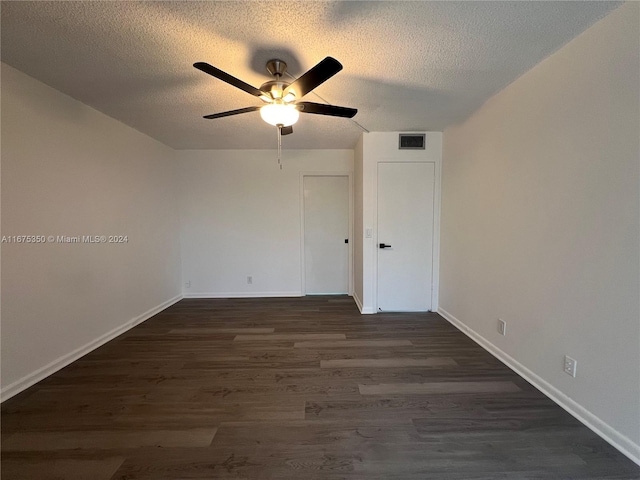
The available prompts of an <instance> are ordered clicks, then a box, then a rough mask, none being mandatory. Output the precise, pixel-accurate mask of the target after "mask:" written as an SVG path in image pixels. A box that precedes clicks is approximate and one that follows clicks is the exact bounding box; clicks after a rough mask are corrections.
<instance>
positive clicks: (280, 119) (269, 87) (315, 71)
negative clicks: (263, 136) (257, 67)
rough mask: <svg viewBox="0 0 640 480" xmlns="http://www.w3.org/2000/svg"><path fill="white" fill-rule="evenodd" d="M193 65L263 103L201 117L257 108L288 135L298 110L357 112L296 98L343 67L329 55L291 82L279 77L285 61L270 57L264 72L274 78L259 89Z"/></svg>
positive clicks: (337, 113) (340, 114)
mask: <svg viewBox="0 0 640 480" xmlns="http://www.w3.org/2000/svg"><path fill="white" fill-rule="evenodd" d="M193 66H194V67H196V68H197V69H198V70H201V71H203V72H204V73H208V74H209V75H211V76H213V77H216V78H218V79H220V80H222V81H223V82H227V83H228V84H229V85H233V86H234V87H236V88H239V89H240V90H244V91H245V92H247V93H250V94H251V95H254V96H256V97H258V98H260V99H261V100H262V101H263V102H264V103H265V105H258V106H253V107H245V108H239V109H237V110H230V111H228V112H221V113H213V114H211V115H205V116H204V118H208V119H213V118H222V117H228V116H230V115H239V114H241V113H248V112H255V111H256V110H260V116H261V117H262V119H263V120H264V121H265V122H267V123H269V124H271V125H274V126H276V127H278V131H279V133H280V134H282V135H288V134H290V133H293V127H292V125H293V124H294V123H296V122H297V121H298V117H299V112H303V113H313V114H316V115H329V116H332V117H344V118H352V117H353V116H354V115H355V114H356V113H358V110H356V109H355V108H347V107H336V106H333V105H325V104H322V103H313V102H300V101H298V100H300V99H301V98H302V97H304V96H305V95H306V94H307V93H309V92H311V91H312V90H313V89H314V88H316V87H317V86H318V85H321V84H322V83H324V82H325V81H327V80H328V79H330V78H331V77H333V76H334V75H335V74H336V73H338V72H339V71H340V70H342V64H341V63H340V62H338V61H337V60H336V59H335V58H332V57H327V58H325V59H324V60H322V61H321V62H320V63H318V64H317V65H316V66H315V67H313V68H311V69H310V70H309V71H307V72H306V73H305V74H303V75H302V76H301V77H300V78H298V79H297V80H295V81H294V82H293V83H289V82H286V81H284V80H283V79H282V76H283V75H284V73H285V72H286V71H287V64H286V63H285V62H283V61H282V60H277V59H274V60H269V61H268V62H267V71H268V72H269V73H270V74H271V75H273V76H274V77H275V79H274V80H270V81H268V82H266V83H263V84H262V85H261V86H260V88H255V87H253V86H252V85H249V84H248V83H245V82H243V81H242V80H240V79H238V78H236V77H234V76H232V75H229V74H228V73H226V72H223V71H222V70H220V69H219V68H216V67H214V66H212V65H209V64H208V63H205V62H197V63H194V64H193Z"/></svg>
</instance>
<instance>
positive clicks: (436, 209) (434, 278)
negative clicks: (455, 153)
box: [371, 157, 442, 313]
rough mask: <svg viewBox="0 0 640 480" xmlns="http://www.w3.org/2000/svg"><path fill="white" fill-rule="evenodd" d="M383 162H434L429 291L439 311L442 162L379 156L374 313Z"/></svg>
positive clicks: (433, 307)
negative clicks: (380, 179) (379, 185)
mask: <svg viewBox="0 0 640 480" xmlns="http://www.w3.org/2000/svg"><path fill="white" fill-rule="evenodd" d="M381 163H433V164H434V171H435V177H434V180H433V181H434V185H433V248H432V251H431V256H432V257H431V292H427V293H428V294H430V295H431V311H432V312H437V311H438V297H439V290H440V285H439V278H440V202H441V198H440V189H441V181H442V180H441V178H442V177H441V175H442V172H441V168H442V167H441V163H440V162H438V161H434V160H405V159H402V158H398V157H390V158H379V159H378V160H377V161H376V168H375V179H372V180H373V184H372V185H371V186H372V187H373V188H372V193H373V198H375V209H374V212H373V239H372V240H373V247H374V249H375V251H376V253H375V261H374V262H373V265H372V267H373V268H372V276H373V285H372V287H373V291H372V292H371V293H372V296H373V302H372V303H373V309H374V311H373V312H372V313H378V312H379V310H378V308H379V306H378V255H379V251H378V250H379V248H378V240H379V239H378V202H379V201H380V199H379V198H378V165H379V164H381Z"/></svg>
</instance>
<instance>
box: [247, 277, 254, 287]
mask: <svg viewBox="0 0 640 480" xmlns="http://www.w3.org/2000/svg"><path fill="white" fill-rule="evenodd" d="M247 284H248V285H253V277H252V276H251V275H249V276H248V277H247Z"/></svg>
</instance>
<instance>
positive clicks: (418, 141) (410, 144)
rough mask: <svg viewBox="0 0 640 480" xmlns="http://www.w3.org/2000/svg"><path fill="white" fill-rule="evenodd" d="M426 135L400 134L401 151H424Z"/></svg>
mask: <svg viewBox="0 0 640 480" xmlns="http://www.w3.org/2000/svg"><path fill="white" fill-rule="evenodd" d="M425 137H426V135H425V134H424V133H401V134H400V143H399V144H398V145H399V147H398V148H399V149H400V150H424V145H425Z"/></svg>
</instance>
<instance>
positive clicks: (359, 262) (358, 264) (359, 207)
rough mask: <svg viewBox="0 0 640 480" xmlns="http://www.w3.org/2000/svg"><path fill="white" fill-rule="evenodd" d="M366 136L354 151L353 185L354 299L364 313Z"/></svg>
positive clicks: (360, 140) (362, 137)
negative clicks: (364, 176)
mask: <svg viewBox="0 0 640 480" xmlns="http://www.w3.org/2000/svg"><path fill="white" fill-rule="evenodd" d="M363 144H364V136H363V135H360V138H359V139H358V143H357V144H356V146H355V149H354V151H353V184H354V197H355V198H354V225H353V232H354V235H353V236H354V242H353V276H354V279H353V299H354V300H355V301H356V304H357V305H358V308H359V309H360V311H362V299H363V298H364V292H363V278H364V277H363V261H364V258H363V255H364V250H363V249H364V242H365V238H364V234H365V232H364V224H363V220H364V217H363V215H364V213H363V212H364V204H363V191H362V189H363V173H364V172H363V168H364V156H363V155H364V152H363V148H364V147H363Z"/></svg>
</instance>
